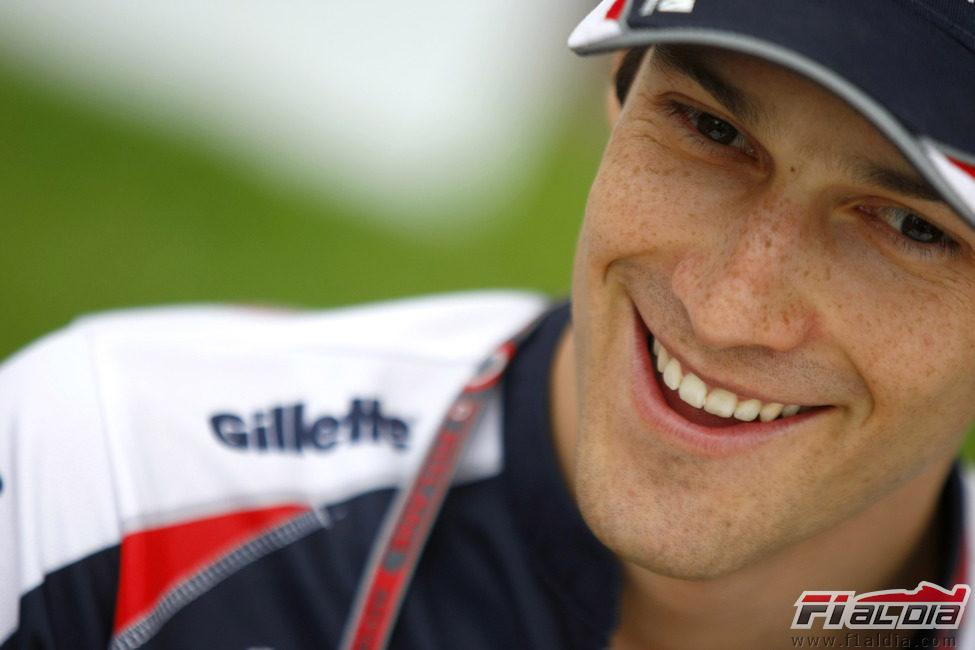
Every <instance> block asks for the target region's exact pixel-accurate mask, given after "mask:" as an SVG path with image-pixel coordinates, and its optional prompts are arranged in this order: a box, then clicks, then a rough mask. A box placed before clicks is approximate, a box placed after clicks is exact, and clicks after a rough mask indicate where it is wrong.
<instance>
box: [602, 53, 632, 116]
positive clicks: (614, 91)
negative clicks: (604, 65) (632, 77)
mask: <svg viewBox="0 0 975 650" xmlns="http://www.w3.org/2000/svg"><path fill="white" fill-rule="evenodd" d="M626 54H627V51H626V50H620V51H618V52H614V53H613V65H612V68H611V69H612V71H613V73H612V75H611V80H612V82H611V83H610V84H609V87H608V88H607V89H606V91H607V92H606V116H607V117H608V118H609V126H610V128H612V127H613V126H614V125H615V124H616V120H617V119H619V116H620V111H622V110H623V101H622V98H621V97H620V93H619V81H618V80H619V74H620V68H621V67H622V65H623V62H624V61H625V60H626Z"/></svg>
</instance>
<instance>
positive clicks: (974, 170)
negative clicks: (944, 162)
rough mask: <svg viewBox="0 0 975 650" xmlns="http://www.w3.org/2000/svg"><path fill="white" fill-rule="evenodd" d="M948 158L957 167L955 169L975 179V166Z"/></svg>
mask: <svg viewBox="0 0 975 650" xmlns="http://www.w3.org/2000/svg"><path fill="white" fill-rule="evenodd" d="M947 158H948V160H950V161H951V162H952V163H953V164H954V165H955V167H957V168H958V169H960V170H962V171H963V172H965V173H966V174H968V175H969V176H971V177H972V178H975V165H969V164H968V163H963V162H962V161H960V160H956V159H955V158H952V157H951V156H947Z"/></svg>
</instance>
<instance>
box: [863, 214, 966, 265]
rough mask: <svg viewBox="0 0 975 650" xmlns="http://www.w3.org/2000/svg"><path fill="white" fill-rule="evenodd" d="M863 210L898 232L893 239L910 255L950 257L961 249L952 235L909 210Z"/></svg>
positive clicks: (892, 235) (893, 235)
mask: <svg viewBox="0 0 975 650" xmlns="http://www.w3.org/2000/svg"><path fill="white" fill-rule="evenodd" d="M862 209H863V210H864V211H865V212H867V213H868V214H871V215H873V216H874V217H875V218H877V219H880V220H881V221H883V222H885V223H886V224H887V225H888V226H890V228H891V229H893V230H894V231H896V232H897V233H898V234H896V235H895V234H891V237H893V238H894V242H896V243H897V244H899V245H900V246H901V247H902V248H903V249H904V250H906V251H908V252H909V253H912V254H921V255H925V256H928V255H935V254H939V255H940V254H946V255H950V254H952V253H955V252H956V251H958V250H959V248H960V246H959V244H958V242H957V241H955V240H954V239H953V238H952V237H951V235H949V234H947V233H946V232H945V231H944V230H942V229H941V228H939V227H937V226H936V225H934V224H933V223H931V222H930V221H927V220H926V219H923V218H921V217H919V216H918V215H916V214H914V213H913V212H911V211H909V210H905V209H903V208H896V207H892V206H891V207H879V208H878V207H867V208H862Z"/></svg>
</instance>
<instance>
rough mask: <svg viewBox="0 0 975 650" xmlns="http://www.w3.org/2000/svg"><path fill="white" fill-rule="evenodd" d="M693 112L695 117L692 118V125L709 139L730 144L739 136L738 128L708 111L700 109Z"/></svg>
mask: <svg viewBox="0 0 975 650" xmlns="http://www.w3.org/2000/svg"><path fill="white" fill-rule="evenodd" d="M695 112H696V113H697V117H696V119H695V120H694V126H695V127H696V128H697V130H698V131H700V132H701V135H703V136H704V137H706V138H708V139H709V140H714V141H715V142H717V143H720V144H725V145H731V144H734V143H735V140H736V139H738V138H739V137H741V134H739V133H738V129H736V128H735V127H733V126H731V125H730V124H728V123H727V122H725V121H724V120H720V119H718V118H716V117H715V116H714V115H709V114H708V113H702V112H701V111H695Z"/></svg>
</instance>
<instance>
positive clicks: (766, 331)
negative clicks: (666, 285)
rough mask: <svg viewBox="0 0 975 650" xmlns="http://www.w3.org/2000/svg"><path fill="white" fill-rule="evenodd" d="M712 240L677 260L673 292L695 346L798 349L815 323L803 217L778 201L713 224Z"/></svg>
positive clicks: (812, 270) (809, 235)
mask: <svg viewBox="0 0 975 650" xmlns="http://www.w3.org/2000/svg"><path fill="white" fill-rule="evenodd" d="M715 223H716V224H720V225H718V226H716V227H715V228H714V229H713V230H711V231H710V233H709V234H710V238H703V239H702V240H701V241H700V242H699V243H697V244H692V245H691V246H689V247H688V248H687V249H686V250H685V251H684V252H683V254H682V256H681V258H680V259H679V261H678V263H677V265H676V267H675V270H674V275H673V278H672V288H673V291H674V293H675V295H676V296H677V298H678V299H679V300H680V301H681V303H682V304H683V306H684V308H685V310H686V311H687V314H688V317H689V319H690V322H691V325H692V328H693V330H694V333H695V335H696V336H697V338H698V340H699V341H700V342H701V343H703V344H705V345H708V346H711V347H713V348H715V349H723V348H729V347H736V346H761V347H765V348H769V349H772V350H776V351H785V350H789V349H792V348H794V347H796V346H797V345H799V344H800V343H801V342H802V341H803V340H804V339H806V337H807V336H808V335H809V333H810V331H811V328H812V327H813V323H814V320H815V319H814V313H813V310H812V308H811V302H810V301H809V300H808V299H807V298H808V295H807V294H806V292H807V290H808V288H809V286H810V284H811V279H812V278H815V277H816V276H817V275H818V274H817V273H816V272H815V268H814V267H815V261H810V257H812V256H811V255H810V250H812V249H814V247H813V246H810V242H809V241H807V240H808V239H810V238H813V239H814V235H813V234H812V232H813V231H814V230H815V227H814V226H813V225H811V224H810V219H809V216H808V215H806V214H804V213H803V212H802V211H801V210H800V209H798V208H797V207H795V206H790V205H789V204H788V203H786V202H784V201H777V202H773V201H765V202H764V203H763V205H761V206H755V207H754V209H752V210H749V211H748V212H747V213H746V214H741V215H737V216H729V215H720V216H716V217H715Z"/></svg>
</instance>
